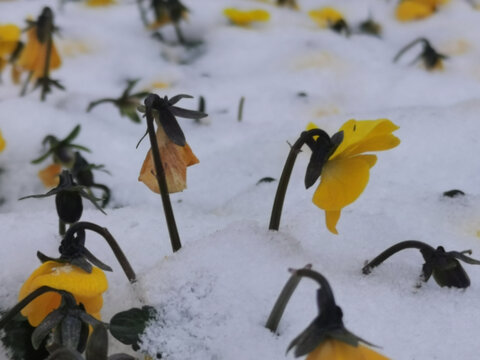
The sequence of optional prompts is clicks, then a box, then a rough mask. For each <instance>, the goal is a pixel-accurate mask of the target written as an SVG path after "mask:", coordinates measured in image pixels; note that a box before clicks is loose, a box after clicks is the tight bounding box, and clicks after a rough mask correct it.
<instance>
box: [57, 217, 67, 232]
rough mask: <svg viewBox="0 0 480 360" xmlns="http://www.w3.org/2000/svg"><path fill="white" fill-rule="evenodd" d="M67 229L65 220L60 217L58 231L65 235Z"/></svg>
mask: <svg viewBox="0 0 480 360" xmlns="http://www.w3.org/2000/svg"><path fill="white" fill-rule="evenodd" d="M65 231H66V229H65V222H64V221H63V220H62V219H60V218H58V233H59V234H60V236H63V235H65Z"/></svg>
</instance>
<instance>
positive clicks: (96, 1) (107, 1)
mask: <svg viewBox="0 0 480 360" xmlns="http://www.w3.org/2000/svg"><path fill="white" fill-rule="evenodd" d="M113 4H115V0H87V6H92V7H94V6H108V5H113Z"/></svg>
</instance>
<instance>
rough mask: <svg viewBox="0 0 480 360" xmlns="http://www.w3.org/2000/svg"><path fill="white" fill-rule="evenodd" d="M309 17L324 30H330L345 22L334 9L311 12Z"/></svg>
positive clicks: (325, 8) (326, 8) (327, 8)
mask: <svg viewBox="0 0 480 360" xmlns="http://www.w3.org/2000/svg"><path fill="white" fill-rule="evenodd" d="M308 16H310V18H311V19H312V20H313V21H315V22H316V23H317V24H318V26H320V27H322V28H325V29H326V28H329V27H331V26H333V25H335V24H336V23H338V22H339V21H345V19H344V18H343V15H342V14H341V13H340V12H339V11H338V10H336V9H334V8H332V7H328V6H327V7H324V8H321V9H317V10H310V11H309V12H308Z"/></svg>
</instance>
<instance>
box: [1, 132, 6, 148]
mask: <svg viewBox="0 0 480 360" xmlns="http://www.w3.org/2000/svg"><path fill="white" fill-rule="evenodd" d="M5 146H7V143H6V142H5V139H4V138H3V136H2V132H1V131H0V152H2V151H3V150H5Z"/></svg>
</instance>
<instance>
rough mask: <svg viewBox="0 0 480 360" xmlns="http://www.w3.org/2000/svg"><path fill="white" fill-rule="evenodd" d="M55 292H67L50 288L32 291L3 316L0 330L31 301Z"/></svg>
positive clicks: (44, 287)
mask: <svg viewBox="0 0 480 360" xmlns="http://www.w3.org/2000/svg"><path fill="white" fill-rule="evenodd" d="M49 291H54V292H57V293H60V294H64V293H65V292H64V291H62V290H57V289H54V288H51V287H50V286H41V287H39V288H38V289H36V290H35V291H32V292H31V293H30V294H28V295H27V296H26V297H24V298H23V299H22V300H20V301H19V302H18V303H17V304H16V305H15V306H14V307H13V308H11V309H10V310H9V311H8V312H7V313H6V314H5V315H3V316H2V318H1V319H0V329H2V328H3V327H4V326H5V325H6V324H7V323H8V322H9V321H10V320H12V319H13V318H14V317H15V315H16V314H17V313H18V312H19V311H20V310H22V309H23V308H24V307H25V306H27V305H28V304H29V303H30V302H31V301H33V300H34V299H35V298H37V297H38V296H40V295H42V294H45V293H46V292H49Z"/></svg>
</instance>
